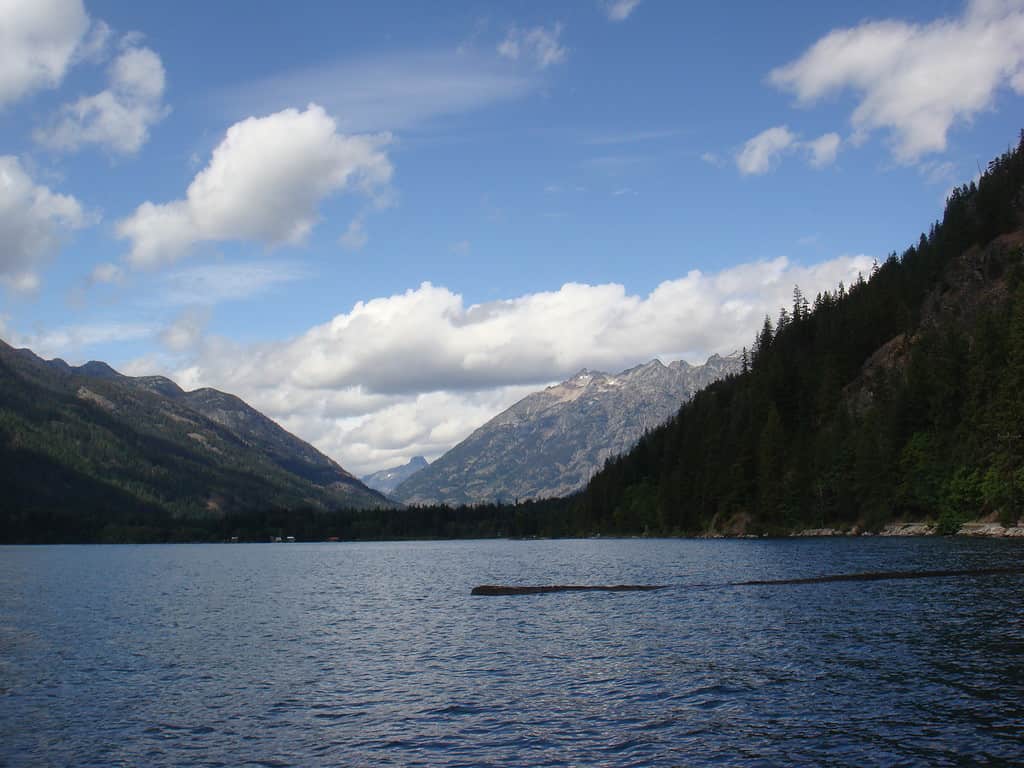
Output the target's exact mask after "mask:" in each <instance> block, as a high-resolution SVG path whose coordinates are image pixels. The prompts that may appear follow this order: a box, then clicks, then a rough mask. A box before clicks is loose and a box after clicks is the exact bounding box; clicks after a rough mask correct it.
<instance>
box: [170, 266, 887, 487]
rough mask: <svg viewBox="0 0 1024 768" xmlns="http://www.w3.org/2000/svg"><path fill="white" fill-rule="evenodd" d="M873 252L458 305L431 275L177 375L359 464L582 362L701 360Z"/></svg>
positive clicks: (615, 365)
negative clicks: (636, 287) (231, 396)
mask: <svg viewBox="0 0 1024 768" xmlns="http://www.w3.org/2000/svg"><path fill="white" fill-rule="evenodd" d="M871 263H872V260H871V259H870V258H868V257H866V256H850V257H841V258H837V259H833V260H831V261H827V262H823V263H820V264H815V265H810V266H806V267H805V266H800V265H796V264H792V263H790V262H789V261H788V260H787V259H785V258H779V259H774V260H771V261H759V262H753V263H749V264H742V265H739V266H737V267H733V268H731V269H727V270H724V271H721V272H718V273H702V272H699V271H693V272H690V273H689V274H687V275H686V276H684V277H681V278H679V279H676V280H669V281H666V282H664V283H662V284H661V285H659V286H658V287H657V288H655V289H654V290H653V291H652V292H651V293H650V294H648V295H646V296H638V295H632V294H629V293H627V292H626V290H625V288H624V287H623V286H621V285H616V284H606V285H584V284H576V283H569V284H566V285H564V286H562V287H561V288H560V289H558V290H556V291H546V292H541V293H533V294H527V295H524V296H519V297H515V298H511V299H507V300H504V301H495V302H491V303H487V304H477V305H466V303H465V302H464V300H463V298H462V297H461V296H460V295H458V294H456V293H453V292H452V291H450V290H448V289H446V288H443V287H438V286H433V285H431V284H429V283H424V284H423V285H421V286H420V287H418V288H416V289H412V290H408V291H406V292H405V293H402V294H397V295H394V296H389V297H384V298H378V299H373V300H370V301H366V302H359V303H358V304H356V305H355V306H354V307H353V308H352V309H351V310H350V311H349V312H347V313H343V314H339V315H338V316H336V317H334V318H333V319H332V320H330V321H329V322H326V323H324V324H322V325H319V326H316V327H314V328H311V329H310V330H309V331H307V332H306V333H303V334H301V335H299V336H297V337H295V338H293V339H290V340H287V341H282V342H274V343H262V344H254V345H237V344H232V343H230V342H227V341H224V340H220V339H206V340H205V341H204V342H203V343H202V344H201V345H200V349H199V351H198V352H197V353H196V354H195V355H194V357H192V358H190V359H189V360H187V361H184V362H181V363H180V364H178V365H177V366H176V367H173V366H170V365H168V367H167V369H166V370H167V372H169V373H171V374H172V375H173V376H174V377H175V378H176V379H177V380H178V381H179V383H181V384H182V386H186V387H196V386H214V387H217V388H220V389H224V390H227V391H229V392H234V393H236V394H238V395H240V396H241V397H243V398H245V399H246V400H247V401H249V402H251V403H252V404H253V405H254V406H255V407H257V408H259V409H260V410H262V411H264V412H265V413H267V414H268V415H269V416H270V417H271V418H274V419H275V420H277V421H279V422H280V423H281V424H283V425H284V426H285V427H286V428H288V429H290V430H293V431H294V432H295V433H296V434H298V435H300V436H301V437H303V438H304V439H307V440H310V441H312V442H313V443H314V444H315V445H317V447H318V448H320V449H321V450H323V451H325V452H326V453H328V454H329V455H331V456H333V457H334V458H336V459H338V461H339V462H340V463H341V464H342V465H343V466H345V467H347V468H349V469H350V470H352V471H356V472H360V473H361V472H365V471H369V470H372V469H379V468H381V467H383V466H386V465H388V464H389V462H390V463H395V462H394V459H396V458H402V457H407V456H412V455H415V454H417V453H422V454H424V455H427V456H431V457H433V456H437V455H438V454H439V453H441V452H443V451H444V450H446V449H447V448H449V447H451V446H452V445H453V444H454V443H456V442H458V441H459V440H461V439H462V438H464V437H466V435H468V434H469V433H470V432H471V431H472V430H473V429H474V428H476V427H478V426H480V424H482V423H483V422H484V421H486V420H487V419H489V418H490V417H492V416H494V415H495V414H497V413H498V412H499V411H501V410H502V409H504V408H506V407H508V406H509V405H511V404H512V403H513V402H515V401H516V400H518V399H519V398H521V397H523V396H525V395H526V394H528V393H529V392H531V391H533V390H535V389H537V388H538V387H540V386H543V385H544V384H547V383H551V382H554V381H559V380H561V379H564V378H567V377H568V376H570V375H572V374H573V373H575V372H576V371H577V370H579V369H580V368H583V367H588V368H592V369H600V370H606V371H618V370H622V369H623V368H627V367H629V366H631V365H634V364H636V363H639V362H643V361H646V360H649V359H651V358H652V357H662V358H663V359H665V360H668V359H676V358H679V357H682V358H686V359H688V360H690V361H703V360H704V358H706V357H707V356H708V355H709V354H711V353H712V352H729V351H732V350H734V349H738V348H740V347H742V346H744V345H749V344H750V343H751V339H752V338H753V335H754V333H755V331H756V330H757V329H758V327H759V326H760V323H761V321H762V319H763V317H764V315H765V314H766V313H767V314H770V315H771V316H773V317H774V316H775V315H776V314H777V313H778V308H779V307H780V306H783V305H785V306H788V305H789V304H790V303H791V300H792V290H793V285H794V283H796V284H799V285H800V286H801V288H802V289H803V291H804V293H805V294H807V295H809V296H814V295H815V294H816V293H817V292H818V291H821V290H824V289H831V288H834V287H835V285H836V284H837V283H838V282H839V281H841V280H842V281H845V282H846V283H847V284H849V283H851V282H852V281H853V280H855V279H856V276H857V273H858V272H863V273H864V274H865V275H866V274H867V273H868V272H869V270H870V268H871Z"/></svg>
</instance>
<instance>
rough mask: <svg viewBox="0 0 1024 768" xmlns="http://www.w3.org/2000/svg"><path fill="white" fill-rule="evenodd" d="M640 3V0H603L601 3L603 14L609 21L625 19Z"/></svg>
mask: <svg viewBox="0 0 1024 768" xmlns="http://www.w3.org/2000/svg"><path fill="white" fill-rule="evenodd" d="M638 5H640V0H605V2H603V3H602V6H603V8H604V13H605V15H606V16H607V17H608V18H609V19H610V20H611V21H625V20H626V19H628V18H629V15H630V14H631V13H632V12H633V11H635V10H636V7H637V6H638Z"/></svg>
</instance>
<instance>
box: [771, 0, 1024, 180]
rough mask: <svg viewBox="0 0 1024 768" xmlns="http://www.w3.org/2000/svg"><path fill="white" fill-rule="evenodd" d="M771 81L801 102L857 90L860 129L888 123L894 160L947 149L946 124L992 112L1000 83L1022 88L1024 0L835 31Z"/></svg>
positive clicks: (985, 1) (980, 0)
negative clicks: (931, 18)
mask: <svg viewBox="0 0 1024 768" xmlns="http://www.w3.org/2000/svg"><path fill="white" fill-rule="evenodd" d="M770 80H771V82H772V83H773V84H774V85H776V86H778V87H779V88H782V89H785V90H788V91H791V92H792V93H794V94H795V95H796V97H797V99H798V101H799V102H800V103H801V104H805V105H806V104H813V103H815V102H817V101H819V100H820V99H822V98H825V97H827V96H830V95H832V94H835V93H839V92H841V91H844V90H847V89H849V90H852V91H854V92H856V93H857V94H858V98H859V101H858V104H857V107H856V108H855V109H854V111H853V113H852V115H851V116H850V121H851V123H852V125H853V127H854V129H855V131H856V133H857V134H859V135H861V136H864V135H867V134H868V133H870V132H872V131H874V130H878V129H884V130H886V131H888V133H889V135H890V137H891V141H892V149H893V152H894V154H895V156H896V158H897V159H898V160H900V161H902V162H907V163H910V162H915V161H917V160H918V159H919V158H920V157H922V156H923V155H926V154H928V153H934V152H941V151H943V150H945V148H946V141H947V135H948V133H949V130H950V128H951V127H953V126H954V124H957V123H964V122H967V121H969V120H970V119H971V118H972V117H973V116H974V115H976V114H977V113H979V112H981V111H982V110H985V109H990V108H991V107H992V106H993V104H994V101H995V96H996V93H997V91H998V90H999V89H1000V88H1001V87H1003V86H1009V87H1010V88H1012V89H1013V90H1015V91H1016V92H1017V93H1018V94H1024V2H1021V0H971V2H969V3H968V4H967V6H966V8H965V10H964V12H963V14H962V15H960V16H959V17H957V18H946V19H939V20H937V21H934V22H931V23H929V24H911V23H907V22H903V21H895V20H884V21H870V22H866V23H863V24H860V25H858V26H856V27H850V28H846V29H837V30H834V31H832V32H830V33H829V34H827V35H826V36H824V37H823V38H821V39H820V40H818V41H817V42H816V43H814V45H812V46H811V47H810V48H809V49H808V50H807V51H805V52H804V53H803V55H801V56H800V58H798V59H796V60H795V61H792V62H790V63H789V64H786V65H785V66H782V67H779V68H778V69H775V70H773V71H772V72H771V74H770Z"/></svg>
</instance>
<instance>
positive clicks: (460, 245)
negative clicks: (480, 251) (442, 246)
mask: <svg viewBox="0 0 1024 768" xmlns="http://www.w3.org/2000/svg"><path fill="white" fill-rule="evenodd" d="M448 250H449V251H451V252H452V253H453V254H455V255H456V256H469V254H470V252H471V251H472V250H473V247H472V245H471V244H470V242H469V240H458V241H456V242H454V243H452V244H451V246H450V247H449V248H448Z"/></svg>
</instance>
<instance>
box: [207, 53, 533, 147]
mask: <svg viewBox="0 0 1024 768" xmlns="http://www.w3.org/2000/svg"><path fill="white" fill-rule="evenodd" d="M534 87H535V83H534V78H531V77H529V76H527V75H526V74H525V73H523V72H519V71H515V68H513V67H512V66H510V65H509V64H507V63H505V62H502V61H501V60H499V59H498V58H497V57H495V56H494V55H493V53H491V52H490V51H488V52H487V55H482V54H481V53H480V52H477V51H474V50H470V49H466V50H464V51H463V52H461V53H456V52H453V51H435V52H425V53H417V54H401V55H392V56H375V57H372V58H366V59H359V60H354V61H342V62H333V63H329V64H325V65H323V66H319V67H314V68H309V69H301V70H296V71H292V72H286V73H284V74H280V75H276V76H274V77H270V78H266V79H263V80H258V81H256V82H253V83H248V84H242V85H233V86H232V87H231V88H230V89H227V90H218V91H216V92H215V93H214V95H213V96H212V97H211V99H212V103H211V105H210V108H211V109H214V110H217V111H218V112H220V113H221V114H226V116H227V117H228V119H231V120H235V119H237V118H238V116H239V115H252V114H268V113H270V112H277V111H279V110H282V109H285V108H287V107H290V106H293V105H294V104H305V103H309V102H315V103H317V104H321V105H322V106H324V107H325V108H326V109H327V110H328V111H329V112H330V113H331V114H333V115H336V116H337V120H338V121H339V128H340V129H341V130H343V131H345V132H347V133H359V132H367V131H369V132H375V131H382V130H384V131H394V130H399V129H409V128H411V127H413V126H416V125H419V124H421V123H424V122H427V121H429V120H432V119H436V118H439V117H443V116H446V115H453V114H459V113H462V112H470V111H472V110H475V109H480V108H483V107H486V106H489V105H491V104H497V103H501V102H505V101H511V100H513V99H517V98H520V97H522V96H524V95H526V94H527V93H529V92H530V91H531V90H532V89H533V88H534Z"/></svg>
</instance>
